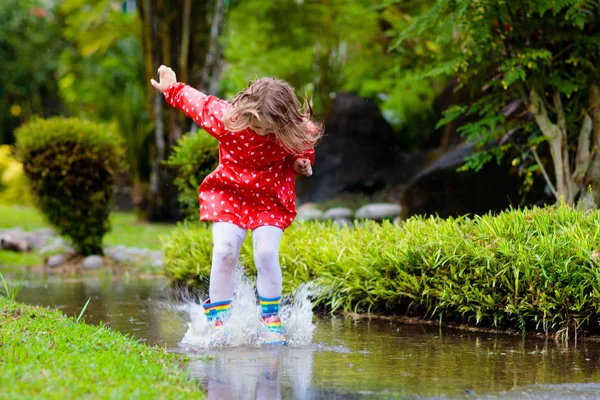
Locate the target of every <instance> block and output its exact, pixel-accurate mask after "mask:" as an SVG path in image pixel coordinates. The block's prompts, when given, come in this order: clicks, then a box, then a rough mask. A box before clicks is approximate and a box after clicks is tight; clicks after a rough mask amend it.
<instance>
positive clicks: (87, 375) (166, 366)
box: [0, 298, 202, 399]
mask: <svg viewBox="0 0 600 400" xmlns="http://www.w3.org/2000/svg"><path fill="white" fill-rule="evenodd" d="M0 309H2V313H0V342H1V343H2V370H1V371H0V386H2V388H3V389H2V391H3V393H2V394H3V396H5V397H6V398H52V399H54V398H94V399H114V398H127V399H149V398H169V399H189V398H199V397H201V396H202V393H200V391H199V389H198V386H197V385H196V383H194V382H193V381H192V380H191V379H189V377H188V376H187V374H185V373H183V372H182V371H181V369H179V368H178V366H177V363H178V362H179V361H180V360H181V357H180V356H178V355H175V354H168V353H167V352H165V351H164V350H163V349H158V348H156V347H150V346H146V345H144V344H143V343H141V342H140V341H139V340H134V339H132V338H128V337H125V336H123V335H121V334H120V333H118V332H115V331H112V330H110V329H108V328H106V327H105V326H102V325H100V326H91V325H86V324H81V323H79V324H78V323H76V322H75V320H74V319H73V318H67V317H65V315H64V314H62V313H61V312H59V311H56V310H49V309H46V308H38V307H32V306H26V305H23V304H20V303H15V302H12V301H8V300H6V299H2V298H0Z"/></svg>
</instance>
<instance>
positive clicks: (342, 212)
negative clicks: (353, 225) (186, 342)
mask: <svg viewBox="0 0 600 400" xmlns="http://www.w3.org/2000/svg"><path fill="white" fill-rule="evenodd" d="M339 218H341V219H344V218H346V219H350V218H352V210H350V209H349V208H346V207H335V208H330V209H329V210H327V211H325V212H324V213H323V219H333V220H335V219H339Z"/></svg>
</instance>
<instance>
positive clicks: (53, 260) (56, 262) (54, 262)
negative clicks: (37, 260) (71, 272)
mask: <svg viewBox="0 0 600 400" xmlns="http://www.w3.org/2000/svg"><path fill="white" fill-rule="evenodd" d="M65 262H67V257H66V256H65V255H64V254H55V255H53V256H50V258H48V261H47V262H46V265H48V268H57V267H60V266H61V265H63V264H64V263H65Z"/></svg>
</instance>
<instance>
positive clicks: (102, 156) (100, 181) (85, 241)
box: [16, 118, 123, 255]
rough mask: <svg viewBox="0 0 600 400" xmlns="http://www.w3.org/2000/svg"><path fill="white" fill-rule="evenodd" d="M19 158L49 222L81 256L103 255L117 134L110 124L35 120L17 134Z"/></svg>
mask: <svg viewBox="0 0 600 400" xmlns="http://www.w3.org/2000/svg"><path fill="white" fill-rule="evenodd" d="M16 138H17V150H18V156H19V158H20V159H21V161H22V162H23V166H24V170H25V174H26V175H27V177H28V180H29V183H30V187H31V189H32V192H33V194H34V196H35V202H36V204H37V205H38V207H39V208H40V210H41V211H42V212H43V213H44V215H45V217H46V218H47V219H48V221H49V222H50V223H51V224H52V225H53V226H54V227H55V228H56V229H57V230H58V232H59V233H60V234H61V235H63V236H67V237H70V238H71V239H72V240H73V243H74V245H75V247H76V249H77V250H78V252H79V253H80V254H83V255H89V254H102V238H103V236H104V234H105V233H106V232H107V231H108V230H109V227H110V225H109V218H108V217H109V213H110V205H111V199H112V195H113V191H114V186H115V179H116V174H117V172H118V171H119V169H120V168H121V166H122V160H123V146H122V143H121V140H120V136H119V135H118V134H117V133H116V132H115V130H114V129H112V127H111V126H109V125H104V124H97V123H93V122H90V121H84V120H80V119H76V118H50V119H35V120H32V121H30V122H28V123H27V124H25V125H23V126H21V127H20V128H19V129H17V131H16Z"/></svg>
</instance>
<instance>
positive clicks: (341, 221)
mask: <svg viewBox="0 0 600 400" xmlns="http://www.w3.org/2000/svg"><path fill="white" fill-rule="evenodd" d="M333 223H334V224H336V225H337V226H339V227H340V228H351V227H352V226H354V223H353V222H352V220H351V219H348V218H336V219H334V220H333Z"/></svg>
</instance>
